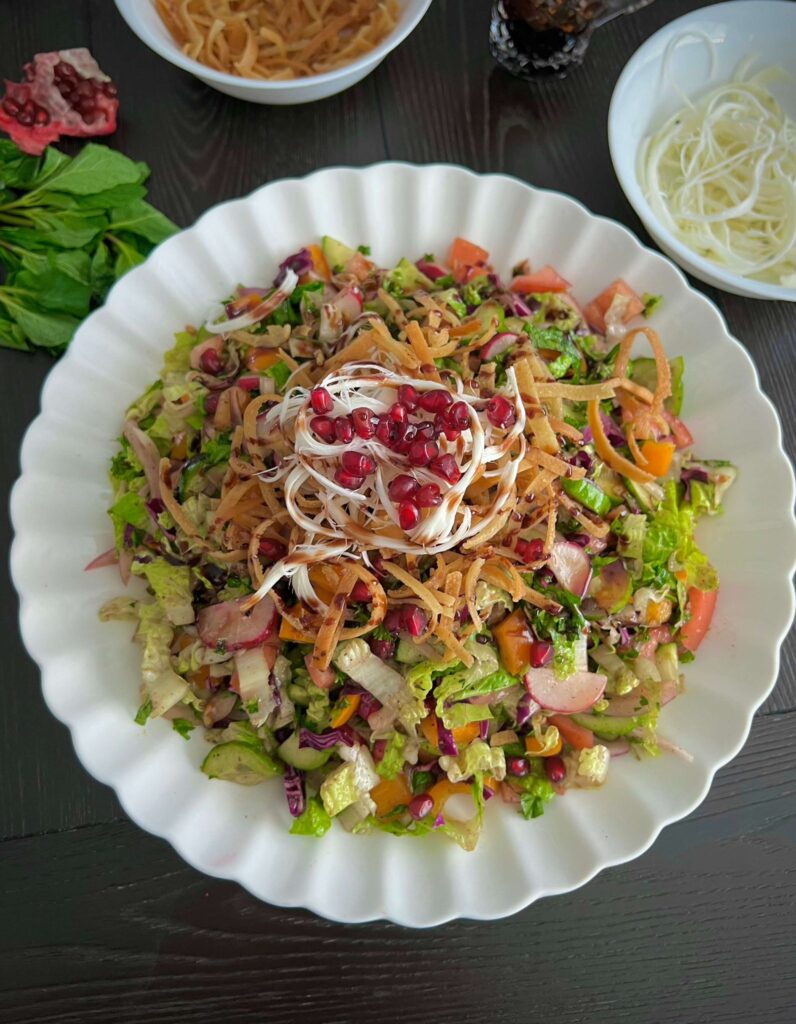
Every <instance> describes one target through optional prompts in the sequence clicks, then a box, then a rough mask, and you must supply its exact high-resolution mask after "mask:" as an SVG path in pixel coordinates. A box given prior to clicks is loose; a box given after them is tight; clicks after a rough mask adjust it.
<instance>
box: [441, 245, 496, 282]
mask: <svg viewBox="0 0 796 1024" xmlns="http://www.w3.org/2000/svg"><path fill="white" fill-rule="evenodd" d="M488 259H489V253H488V252H487V251H486V249H482V248H481V246H480V245H475V244H474V243H473V242H468V241H467V239H466V238H454V240H453V244H452V245H451V248H450V252H449V253H448V263H449V264H450V267H451V270H452V272H453V277H454V279H455V280H456V281H459V282H464V281H467V280H469V279H470V278H471V277H475V276H477V274H478V272H479V271H480V270H481V269H483V270H486V265H487V260H488ZM474 268H478V269H477V270H476V273H475V274H473V273H472V270H473V269H474Z"/></svg>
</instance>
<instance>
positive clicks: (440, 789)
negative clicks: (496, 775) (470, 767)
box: [371, 779, 472, 818]
mask: <svg viewBox="0 0 796 1024" xmlns="http://www.w3.org/2000/svg"><path fill="white" fill-rule="evenodd" d="M457 793H464V794H466V795H467V796H472V789H471V788H470V786H469V785H468V783H466V782H449V781H448V779H440V781H439V782H435V783H434V785H433V786H432V787H431V789H430V790H429V791H428V795H429V796H430V797H431V799H432V800H433V801H434V808H433V810H432V811H431V813H432V815H433V816H434V817H435V818H436V816H437V815H438V814H442V811H443V810H444V808H445V804H446V803H447V802H448V800H450V798H451V797H452V796H456V794H457ZM371 795H372V794H371Z"/></svg>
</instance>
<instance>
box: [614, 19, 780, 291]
mask: <svg viewBox="0 0 796 1024" xmlns="http://www.w3.org/2000/svg"><path fill="white" fill-rule="evenodd" d="M742 7H758V8H759V7H771V8H776V9H777V10H779V11H781V12H782V15H783V17H796V4H794V3H793V2H792V0H725V2H723V3H718V4H713V5H711V6H709V7H699V8H697V9H696V10H693V11H690V12H689V13H687V14H683V15H681V16H680V17H679V18H675V20H674V21H670V22H668V23H667V24H666V25H664V26H663V27H662V28H660V29H658V31H657V32H655V33H653V35H651V36H650V37H649V38H648V39H647V40H645V41H644V43H642V45H641V46H640V47H639V48H638V49H637V50H636V52H635V53H634V54H633V56H632V57H631V58H630V60H629V61H628V62H627V64H625V66H624V68H623V70H622V73H621V74H620V76H619V78H618V80H617V83H616V86H615V87H614V92H613V95H612V96H611V103H610V106H609V108H608V147H609V150H610V152H611V160H612V162H613V165H614V171H615V172H616V175H617V177H618V178H619V182H620V184H621V186H622V189H623V191H624V193H625V195H626V196H627V198H628V199H629V200H630V203H631V204H632V206H633V207H634V209H635V210H636V213H637V214H638V215H639V217H640V218H641V220H642V221H644V223H645V225H649V224H650V223H651V224H654V225H655V227H654V231H655V233H656V234H658V235H660V237H661V239H663V242H664V244H665V246H666V248H667V249H670V250H672V252H673V253H675V254H676V256H677V257H679V258H680V259H681V260H683V262H684V263H685V264H686V265H687V264H692V265H693V266H694V267H696V268H698V269H699V270H701V271H703V272H704V273H705V274H706V275H707V276H709V277H712V278H715V279H716V280H719V281H724V282H725V283H726V284H728V285H734V286H740V287H741V288H743V289H745V290H746V291H747V292H748V293H752V292H754V293H755V294H756V295H757V296H758V297H759V298H764V299H782V300H785V301H790V302H793V301H796V288H788V287H786V286H785V285H778V284H772V283H769V282H767V281H757V280H755V279H754V278H751V277H745V276H743V275H741V274H733V273H732V272H731V271H728V270H725V269H724V268H723V267H722V266H721V265H720V264H718V263H713V262H711V260H708V259H705V257H704V256H700V255H699V253H697V252H695V251H694V250H693V249H689V248H688V246H686V245H684V244H683V243H682V242H681V241H679V239H677V238H676V237H675V236H674V235H673V234H672V233H671V232H670V231H669V229H668V228H667V227H665V226H664V225H663V224H662V223H661V221H660V220H659V219H658V217H656V216H655V214H654V213H653V211H652V208H651V207H650V205H649V203H648V202H647V199H646V197H645V196H644V193H643V191H642V190H641V187H640V185H639V182H638V177H637V173H636V169H635V168H636V160H635V155H634V159H633V165H632V166H633V169H632V171H631V172H630V173H631V175H632V178H631V180H629V181H628V176H627V175H626V174H625V173H624V170H623V164H622V162H621V161H620V160H618V159H617V153H618V152H619V149H620V147H621V145H622V143H623V133H622V105H623V104H624V102H625V99H626V94H627V93H628V91H629V88H630V84H631V79H632V78H633V75H634V74H635V73H636V71H637V69H638V68H639V67H640V65H641V64H642V63H643V62H644V61H645V60H647V59H649V56H650V54H651V53H652V51H653V49H654V47H655V46H656V45H657V44H658V43H660V42H662V41H663V40H668V38H669V37H671V36H675V35H677V34H678V33H679V32H681V31H682V30H683V28H684V26H685V25H686V24H688V23H690V22H693V21H695V20H697V19H699V18H701V17H705V18H707V17H711V16H714V17H715V16H720V15H721V14H722V13H724V12H725V11H727V12H728V13H729V12H730V11H732V12H733V14H734V15H735V14H737V13H738V9H739V8H742ZM786 11H787V12H788V13H787V14H786V13H785V12H786ZM650 230H651V229H650Z"/></svg>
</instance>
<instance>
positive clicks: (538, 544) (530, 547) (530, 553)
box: [514, 537, 544, 562]
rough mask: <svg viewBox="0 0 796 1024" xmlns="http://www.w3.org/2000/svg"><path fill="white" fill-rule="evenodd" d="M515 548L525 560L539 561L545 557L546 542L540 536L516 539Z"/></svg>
mask: <svg viewBox="0 0 796 1024" xmlns="http://www.w3.org/2000/svg"><path fill="white" fill-rule="evenodd" d="M514 550H515V551H516V552H517V554H518V555H519V556H520V558H521V559H522V560H523V562H538V561H539V560H540V559H541V558H543V557H544V544H543V542H542V541H541V540H540V539H539V538H538V537H537V538H535V539H534V540H518V541H516V542H515V544H514Z"/></svg>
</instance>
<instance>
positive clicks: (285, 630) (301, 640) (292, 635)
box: [279, 604, 315, 644]
mask: <svg viewBox="0 0 796 1024" xmlns="http://www.w3.org/2000/svg"><path fill="white" fill-rule="evenodd" d="M290 611H291V613H292V614H293V615H296V616H299V615H301V612H302V608H301V605H300V604H297V605H294V607H293V608H291V609H290ZM279 639H280V640H290V641H292V642H293V643H296V644H314V643H315V634H314V633H302V632H301V631H300V630H298V629H296V628H295V627H294V626H293V625H292V624H291V623H290V622H288V620H287V619H282V621H281V622H280V623H279Z"/></svg>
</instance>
